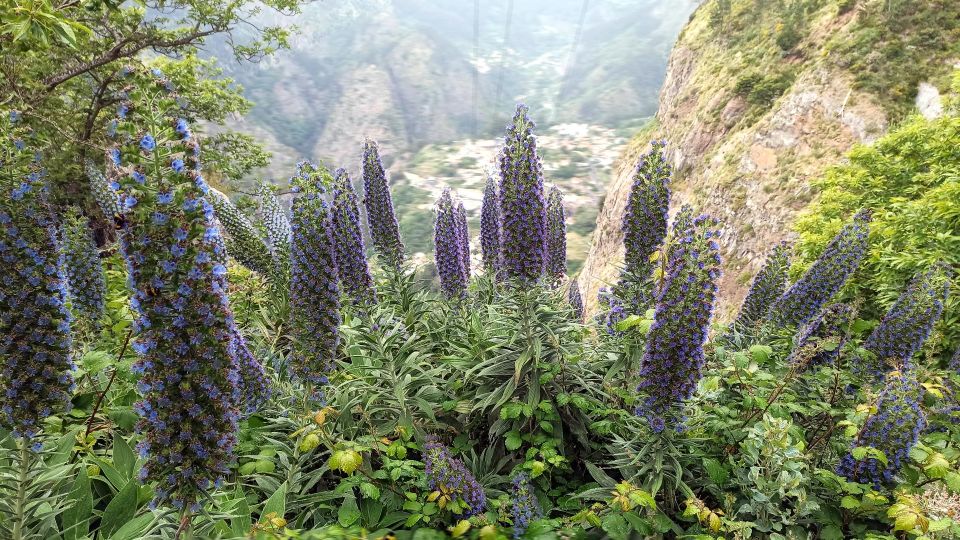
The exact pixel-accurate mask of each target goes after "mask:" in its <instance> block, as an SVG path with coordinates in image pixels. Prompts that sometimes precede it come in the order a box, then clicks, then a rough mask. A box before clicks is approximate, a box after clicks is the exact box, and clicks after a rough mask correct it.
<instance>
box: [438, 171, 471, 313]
mask: <svg viewBox="0 0 960 540" xmlns="http://www.w3.org/2000/svg"><path fill="white" fill-rule="evenodd" d="M464 226H465V224H464ZM460 227H461V225H460V218H459V212H458V211H457V207H456V206H455V205H454V202H453V196H452V195H451V194H450V188H444V190H443V193H442V194H441V195H440V198H439V199H438V200H437V219H436V221H435V223H434V232H433V245H434V257H435V259H436V263H437V274H438V275H439V276H440V289H441V290H442V291H443V294H444V296H446V297H447V298H451V299H458V298H463V297H464V296H466V294H467V282H468V281H469V279H470V275H469V273H468V272H469V270H468V266H467V264H468V262H467V261H465V260H464V258H463V257H464V249H463V241H464V238H463V236H464V235H463V232H462V231H461V229H460Z"/></svg>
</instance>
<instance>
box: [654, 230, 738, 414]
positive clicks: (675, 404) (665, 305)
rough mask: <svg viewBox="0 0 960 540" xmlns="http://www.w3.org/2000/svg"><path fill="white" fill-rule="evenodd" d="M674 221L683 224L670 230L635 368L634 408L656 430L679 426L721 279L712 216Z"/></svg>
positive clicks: (695, 377) (698, 373)
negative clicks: (662, 271)
mask: <svg viewBox="0 0 960 540" xmlns="http://www.w3.org/2000/svg"><path fill="white" fill-rule="evenodd" d="M679 224H680V225H684V226H686V228H685V229H683V230H678V231H676V232H675V238H674V243H673V245H672V248H671V249H670V257H669V259H668V261H667V268H666V274H665V276H664V283H663V286H662V287H661V288H660V290H659V292H658V295H657V298H656V311H655V314H654V323H653V325H652V326H651V327H650V331H649V333H648V334H647V342H646V346H645V349H644V354H643V361H642V364H641V366H640V385H639V387H638V391H639V392H640V393H641V395H642V397H641V399H640V405H639V406H638V407H637V411H636V412H637V414H638V415H640V416H644V417H646V418H647V419H648V421H649V422H650V427H651V428H652V429H653V430H654V431H656V432H659V431H662V430H663V429H664V428H665V427H667V426H672V427H680V424H681V422H682V415H681V414H680V411H679V410H678V408H679V407H680V406H681V405H682V402H683V401H684V400H686V399H688V398H689V397H690V396H691V395H693V392H694V390H695V389H696V387H697V382H698V381H699V380H700V377H701V375H702V370H703V366H704V364H705V363H706V359H705V355H704V351H703V345H704V343H705V342H706V340H707V331H708V330H709V327H710V318H711V317H712V315H713V308H714V302H715V300H716V295H717V280H718V278H719V277H720V254H719V251H720V248H719V246H718V245H717V242H716V238H717V237H718V236H719V232H717V231H716V230H715V227H716V226H717V222H716V220H714V219H713V218H710V217H707V216H699V217H697V218H691V219H684V220H682V221H680V222H679Z"/></svg>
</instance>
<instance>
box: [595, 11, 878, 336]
mask: <svg viewBox="0 0 960 540" xmlns="http://www.w3.org/2000/svg"><path fill="white" fill-rule="evenodd" d="M707 18H708V17H707V16H706V14H705V10H700V11H698V12H697V13H696V14H695V15H694V17H693V18H692V19H691V22H690V23H689V24H688V26H687V28H686V29H685V30H684V31H683V33H682V34H681V37H680V40H679V42H678V43H677V45H676V46H675V48H674V51H673V54H672V55H671V57H670V61H669V65H668V71H667V76H666V80H665V83H664V86H663V89H662V91H661V93H660V110H659V112H658V114H657V118H656V124H655V128H654V129H653V130H652V131H650V132H648V133H646V134H645V136H646V139H644V140H639V141H636V142H635V144H634V145H633V146H631V147H630V148H629V149H628V151H627V152H626V153H625V154H624V156H623V158H622V159H621V162H620V163H619V165H618V166H617V167H616V169H615V170H616V171H617V173H616V176H615V180H614V182H613V183H612V185H611V186H610V188H609V189H608V192H607V197H606V199H605V203H604V206H603V209H602V210H601V212H600V214H599V217H598V222H597V228H596V231H595V232H594V236H593V244H592V245H591V247H590V252H589V255H588V257H587V260H586V262H585V264H584V267H583V270H582V272H581V274H580V276H579V278H578V279H579V281H580V286H581V290H582V291H583V296H584V303H585V308H586V310H587V312H588V313H592V312H594V311H595V310H596V308H597V298H596V297H597V290H598V289H599V288H600V287H602V286H607V285H610V284H613V283H615V282H616V281H617V279H618V277H619V269H620V267H621V265H622V261H623V235H622V233H621V231H620V223H621V220H622V216H623V210H624V207H625V205H626V200H627V196H628V191H629V188H630V185H631V183H632V182H631V180H632V172H633V168H634V166H635V163H636V160H637V157H638V156H639V154H640V153H642V152H644V151H646V146H647V144H646V143H647V140H648V139H660V138H664V139H666V140H667V141H668V144H669V146H668V153H667V155H668V156H669V158H670V159H671V162H672V164H673V165H674V168H675V174H674V180H673V186H672V187H673V194H674V195H673V204H672V209H673V210H674V211H675V210H676V209H677V208H679V207H680V205H681V204H684V203H690V204H692V205H693V206H694V207H695V208H696V209H697V211H699V212H704V213H709V214H712V215H713V216H715V217H717V218H719V219H720V220H721V222H722V226H721V227H722V233H723V238H722V239H721V245H722V249H723V258H724V275H723V277H722V278H721V283H720V288H721V295H720V305H719V310H718V315H719V317H720V318H721V319H723V318H725V317H727V316H729V314H730V313H731V312H732V311H733V310H735V309H736V307H737V306H738V305H739V303H740V302H741V301H742V298H743V295H744V294H745V293H746V289H747V287H748V286H749V283H750V280H751V278H752V276H753V275H754V274H755V273H756V271H757V270H759V268H760V266H761V265H762V264H763V261H764V259H765V257H766V253H767V251H768V250H769V249H770V248H771V247H772V246H773V245H775V244H776V243H777V242H778V241H780V240H783V239H785V238H788V237H789V236H790V224H791V223H792V221H793V219H794V217H795V216H796V214H797V212H798V211H800V210H801V209H803V208H804V207H805V206H806V204H807V203H809V202H810V200H811V199H812V197H813V196H814V194H813V193H812V192H811V190H810V187H809V179H811V178H814V177H816V176H819V175H821V174H822V173H823V170H824V169H825V167H826V166H827V165H828V164H830V163H834V162H836V161H837V160H838V159H840V158H841V157H842V155H843V153H844V152H846V151H847V150H849V149H850V148H851V147H852V146H853V145H854V144H857V143H869V142H872V141H873V140H875V139H876V138H877V137H878V136H879V135H880V134H882V133H883V132H884V131H885V130H886V128H887V119H886V114H885V112H884V110H883V108H882V107H880V106H879V105H878V104H877V103H876V100H875V99H874V98H873V96H871V95H870V94H866V93H863V92H860V91H857V90H855V89H854V88H853V81H852V78H851V77H850V75H849V74H847V73H846V72H844V71H842V69H841V68H839V67H837V66H835V65H833V64H831V63H829V62H827V61H825V60H824V57H825V56H826V55H825V54H822V53H820V51H817V50H816V49H814V52H811V53H809V54H808V55H807V59H806V60H803V59H798V60H797V61H798V62H801V64H800V65H799V66H798V69H797V70H796V71H795V75H796V76H795V77H794V79H793V84H792V85H791V86H790V87H789V88H788V89H787V90H786V91H785V93H784V94H783V95H782V96H780V97H779V98H778V99H776V100H775V101H774V102H773V104H772V105H771V106H769V107H767V108H766V109H764V108H763V107H760V106H759V105H750V104H749V103H748V102H747V101H746V100H744V98H742V97H739V96H734V86H735V85H736V82H737V80H738V78H740V77H741V76H742V75H743V69H744V68H743V67H742V66H741V67H737V66H736V65H735V63H734V62H731V59H732V58H736V57H737V55H736V54H735V53H733V52H731V51H730V50H728V49H727V48H726V47H725V46H724V44H723V43H720V42H718V40H715V39H713V36H711V35H710V31H709V28H708V25H707V23H706V19H707ZM844 21H845V20H840V21H834V22H832V23H830V24H845V22H844ZM830 35H831V34H830V33H829V32H819V31H817V32H812V33H811V36H812V37H811V39H821V40H823V41H825V40H826V39H827V38H828V37H829V36H830ZM817 36H821V37H817ZM731 64H733V65H731Z"/></svg>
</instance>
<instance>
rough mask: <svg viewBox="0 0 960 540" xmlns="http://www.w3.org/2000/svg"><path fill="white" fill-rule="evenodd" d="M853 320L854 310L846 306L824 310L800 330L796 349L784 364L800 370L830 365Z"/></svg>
mask: <svg viewBox="0 0 960 540" xmlns="http://www.w3.org/2000/svg"><path fill="white" fill-rule="evenodd" d="M852 319H853V308H851V307H850V306H849V305H847V304H833V305H832V306H827V307H826V308H824V309H823V311H821V312H820V314H819V315H817V316H816V317H815V318H814V319H813V320H812V321H810V322H809V323H808V324H806V325H805V326H804V327H803V328H801V329H800V332H799V333H798V334H797V337H796V346H795V347H794V349H793V352H791V353H790V357H789V358H788V359H787V362H790V363H796V364H798V365H800V366H801V368H804V369H805V368H808V367H814V366H823V365H827V364H831V363H833V361H834V360H836V358H837V356H839V355H840V348H841V347H843V345H844V344H845V343H846V340H847V328H848V327H849V326H850V323H851V320H852Z"/></svg>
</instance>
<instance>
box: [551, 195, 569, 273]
mask: <svg viewBox="0 0 960 540" xmlns="http://www.w3.org/2000/svg"><path fill="white" fill-rule="evenodd" d="M566 273H567V218H566V214H565V213H564V210H563V192H562V191H560V189H559V188H558V187H557V186H553V187H551V188H550V192H549V194H548V195H547V276H548V277H549V278H550V279H551V280H553V281H554V282H559V281H560V280H562V279H563V276H564V275H566Z"/></svg>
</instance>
